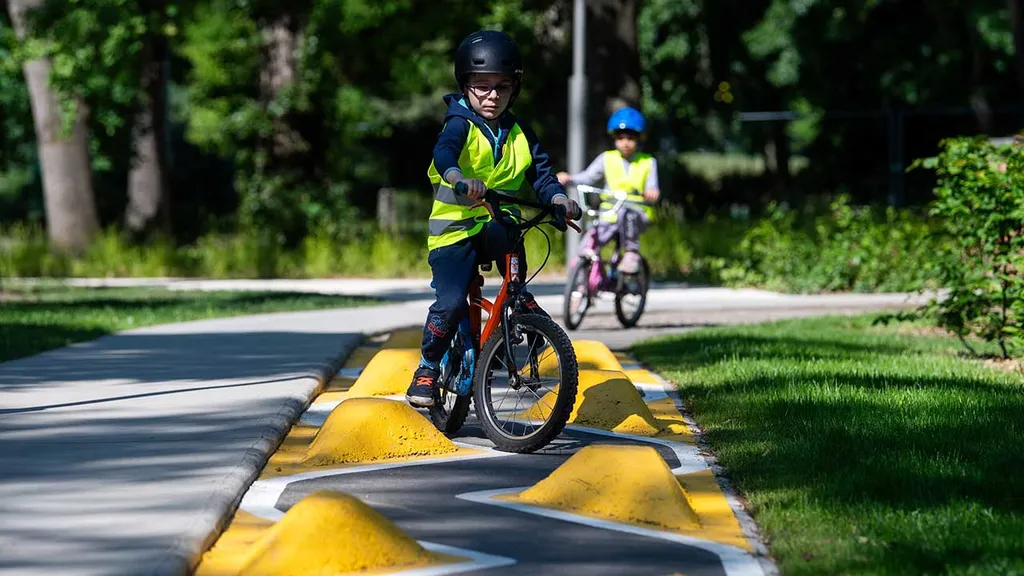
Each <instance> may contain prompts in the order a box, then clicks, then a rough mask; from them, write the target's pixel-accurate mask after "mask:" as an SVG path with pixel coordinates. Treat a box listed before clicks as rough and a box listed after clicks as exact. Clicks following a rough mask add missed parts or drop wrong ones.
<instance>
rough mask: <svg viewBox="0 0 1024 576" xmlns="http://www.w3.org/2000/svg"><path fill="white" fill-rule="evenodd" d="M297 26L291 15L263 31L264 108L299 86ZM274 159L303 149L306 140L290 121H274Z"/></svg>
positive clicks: (276, 119)
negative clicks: (295, 86) (297, 82)
mask: <svg viewBox="0 0 1024 576" xmlns="http://www.w3.org/2000/svg"><path fill="white" fill-rule="evenodd" d="M296 27H297V23H296V22H295V19H294V18H292V16H291V15H290V14H288V13H285V14H282V15H280V16H279V17H277V18H276V19H275V20H274V21H273V22H271V23H270V24H269V25H268V26H266V27H264V28H263V67H262V70H261V72H260V94H261V97H262V99H263V101H264V105H267V104H269V103H270V102H272V101H273V100H274V99H275V98H277V96H278V94H280V92H281V90H283V89H284V88H286V87H287V86H289V85H291V84H293V83H294V82H295V77H296V50H298V46H299V34H298V32H297V31H296ZM273 123H274V137H273V138H274V139H273V145H272V149H273V152H274V156H276V157H278V158H281V157H286V156H290V155H292V154H294V153H296V152H298V151H300V150H301V148H302V137H301V136H300V135H299V134H298V133H297V132H296V131H295V130H293V129H292V128H291V126H289V125H288V119H287V118H283V117H279V118H274V119H273Z"/></svg>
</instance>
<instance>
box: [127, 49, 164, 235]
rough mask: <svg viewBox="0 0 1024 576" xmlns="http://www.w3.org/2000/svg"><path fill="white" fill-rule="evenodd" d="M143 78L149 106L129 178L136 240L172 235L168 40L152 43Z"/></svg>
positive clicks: (138, 129) (139, 122) (140, 119)
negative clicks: (158, 233)
mask: <svg viewBox="0 0 1024 576" xmlns="http://www.w3.org/2000/svg"><path fill="white" fill-rule="evenodd" d="M144 66H145V69H144V70H143V74H142V88H143V91H144V93H145V102H144V104H143V107H142V109H141V110H140V111H139V113H138V116H137V117H136V119H135V127H134V129H133V132H134V136H133V139H134V151H135V158H134V161H133V163H132V169H131V172H129V174H128V207H127V208H126V210H125V218H124V223H125V227H126V228H127V230H128V231H129V232H130V233H131V234H133V235H135V236H136V237H139V236H143V235H145V234H147V233H149V232H152V231H154V230H156V229H162V230H163V231H164V232H166V233H168V234H170V233H171V213H170V196H171V191H170V186H169V181H168V173H167V170H168V162H167V118H166V113H165V112H166V110H167V108H166V95H165V94H166V93H165V88H166V81H167V39H166V38H164V37H163V36H161V35H158V34H157V35H154V36H153V37H152V38H150V40H149V46H148V48H147V58H146V61H145V63H144Z"/></svg>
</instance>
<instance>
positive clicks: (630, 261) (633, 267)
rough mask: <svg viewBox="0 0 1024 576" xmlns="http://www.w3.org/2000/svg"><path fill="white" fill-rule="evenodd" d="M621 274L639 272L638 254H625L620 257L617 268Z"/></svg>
mask: <svg viewBox="0 0 1024 576" xmlns="http://www.w3.org/2000/svg"><path fill="white" fill-rule="evenodd" d="M618 269H619V272H620V273H621V274H636V273H637V272H639V271H640V254H638V253H636V252H626V253H625V254H623V255H622V260H620V261H619V266H618Z"/></svg>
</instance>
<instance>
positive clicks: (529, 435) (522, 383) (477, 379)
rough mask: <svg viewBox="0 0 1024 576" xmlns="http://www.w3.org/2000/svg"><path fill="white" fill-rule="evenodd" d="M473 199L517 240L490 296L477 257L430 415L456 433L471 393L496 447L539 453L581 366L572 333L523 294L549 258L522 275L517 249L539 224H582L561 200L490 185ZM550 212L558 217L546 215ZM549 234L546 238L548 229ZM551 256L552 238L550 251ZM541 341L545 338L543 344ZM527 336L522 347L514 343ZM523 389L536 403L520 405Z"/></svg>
mask: <svg viewBox="0 0 1024 576" xmlns="http://www.w3.org/2000/svg"><path fill="white" fill-rule="evenodd" d="M455 193H456V194H457V195H462V196H464V195H465V194H466V193H467V188H466V186H465V184H463V183H461V182H460V183H459V184H457V185H456V186H455ZM502 203H508V204H517V205H519V206H524V207H529V208H534V209H537V210H538V214H537V215H536V216H534V217H533V218H530V219H528V220H526V221H524V222H515V221H514V220H512V219H511V218H509V217H508V214H507V213H506V212H504V211H503V210H502V209H501V205H502ZM472 206H473V207H477V206H484V207H486V208H487V211H488V212H490V214H491V217H492V219H493V220H495V221H497V222H499V223H500V224H501V225H503V226H506V227H507V228H509V229H511V230H512V231H514V232H515V240H514V242H513V243H512V245H511V249H510V251H509V253H508V254H506V255H505V275H504V278H503V279H502V283H501V287H500V289H499V291H498V295H497V297H496V298H495V299H494V301H493V302H491V301H489V300H487V299H485V298H484V297H483V296H482V294H481V287H482V286H483V284H484V277H483V275H482V272H487V271H489V270H491V262H490V260H487V261H480V262H478V264H477V267H478V269H477V273H476V275H475V277H474V279H473V280H472V281H471V282H470V289H469V295H468V300H469V314H467V315H466V317H465V318H463V319H462V321H461V322H460V324H459V328H458V330H457V331H456V335H455V337H454V338H453V339H452V343H451V345H450V347H449V349H448V351H447V352H446V353H445V356H444V358H443V359H442V361H441V376H440V378H438V385H437V386H436V387H435V398H434V400H435V402H434V406H433V407H432V408H430V416H431V420H432V421H433V423H434V425H435V426H437V428H438V429H439V430H441V431H442V432H444V433H445V434H447V435H449V436H451V435H453V434H455V433H456V432H458V430H459V429H460V428H461V427H462V426H463V424H464V423H465V421H466V418H467V416H468V415H469V404H470V398H472V401H473V405H474V406H475V408H476V414H477V418H478V419H479V421H480V426H481V428H483V431H484V434H485V435H486V436H487V438H488V439H489V440H490V441H491V442H493V443H494V445H495V446H496V447H497V448H498V449H499V450H502V451H506V452H519V453H528V452H534V451H536V450H538V449H540V448H543V447H544V446H546V445H547V444H548V443H550V442H551V440H553V439H554V438H555V437H556V436H558V434H560V433H561V432H562V430H563V429H564V428H565V424H566V422H567V421H568V419H569V415H570V414H571V412H572V407H573V404H575V402H576V389H577V386H578V383H579V373H578V367H577V363H576V352H575V350H574V349H573V347H572V342H571V341H570V340H569V337H568V336H567V335H566V333H565V332H564V331H563V330H562V329H561V328H560V327H559V326H558V324H556V323H555V321H554V320H552V319H551V318H549V317H547V316H542V315H538V314H534V313H532V311H530V310H529V308H528V307H527V306H526V301H525V297H524V295H523V289H524V287H525V286H526V285H527V284H529V282H530V281H531V280H532V279H533V278H534V277H536V275H537V272H539V271H540V270H541V269H543V268H544V265H545V264H547V260H548V258H547V257H545V259H544V262H543V263H542V264H541V265H540V267H538V269H537V272H534V275H533V276H531V277H530V279H528V280H525V281H524V279H523V278H521V276H520V266H519V256H518V252H519V249H520V247H521V246H522V242H523V237H524V235H525V232H527V231H528V230H530V229H532V228H536V227H538V226H540V225H541V224H544V223H550V224H553V225H554V226H555V228H557V229H559V230H561V231H563V232H564V231H565V230H566V227H567V226H571V227H572V228H573V229H575V230H577V231H580V229H579V227H578V226H576V225H575V224H573V223H572V222H570V221H569V220H567V219H565V218H564V215H565V214H564V210H565V209H564V207H562V206H558V205H555V206H549V205H545V204H539V203H534V202H530V201H527V200H524V199H520V198H516V197H513V196H507V195H505V194H501V193H499V192H496V191H494V190H487V192H486V194H485V196H484V202H476V203H475V204H473V205H472ZM548 216H552V217H553V219H548V220H545V218H546V217H548ZM541 232H542V233H544V232H543V230H541ZM544 235H545V237H547V234H546V233H544ZM550 255H551V243H550V239H549V242H548V257H550ZM484 312H486V313H487V314H488V317H487V321H486V323H484V322H483V313H484ZM543 342H546V345H542V344H543ZM524 343H525V344H526V348H527V349H526V350H525V351H523V350H518V351H517V350H514V347H515V346H519V345H522V344H524ZM477 359H479V362H477ZM509 359H511V360H512V361H509ZM545 385H547V386H545ZM492 388H494V389H493V390H492ZM513 395H515V396H516V405H515V406H513V407H512V408H511V410H503V407H504V405H505V402H506V401H507V400H508V399H509V398H510V396H513ZM524 396H526V397H527V399H528V400H531V401H532V404H531V405H530V406H526V407H522V408H520V406H521V404H520V400H522V398H523V397H524ZM495 401H497V403H498V406H497V407H495V405H494V403H495ZM507 418H511V422H504V421H502V420H503V419H507ZM520 425H521V426H522V430H521V431H520V430H519V426H520Z"/></svg>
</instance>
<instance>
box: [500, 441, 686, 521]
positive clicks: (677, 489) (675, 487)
mask: <svg viewBox="0 0 1024 576" xmlns="http://www.w3.org/2000/svg"><path fill="white" fill-rule="evenodd" d="M505 498H507V499H509V500H511V501H515V502H520V503H523V504H533V505H537V506H543V507H545V508H554V509H557V510H563V511H566V512H571V513H573V514H579V515H581V516H590V517H594V518H601V519H604V520H612V521H615V522H623V523H627V524H640V525H646V526H648V527H650V526H654V527H657V528H662V529H667V530H672V531H677V532H693V531H695V530H698V529H699V528H700V523H699V521H698V519H697V514H696V513H695V512H694V511H693V509H692V508H691V507H690V503H689V501H688V500H687V497H686V493H685V492H684V491H683V488H682V486H680V485H679V482H678V481H677V480H676V477H675V476H673V475H672V471H671V470H670V469H669V467H668V464H666V463H665V461H664V460H663V459H662V458H661V456H660V455H659V454H658V451H657V450H655V449H654V448H651V447H650V446H628V445H615V446H610V445H592V446H587V447H585V448H583V449H582V450H580V451H579V452H577V453H576V454H574V455H573V456H572V457H571V458H569V459H568V460H566V461H565V463H564V464H562V465H561V466H559V467H558V468H556V469H555V471H554V472H552V473H551V474H550V475H549V476H548V477H547V478H545V479H543V480H541V481H540V482H538V483H537V484H534V485H533V486H532V487H531V488H529V489H527V490H525V491H523V492H521V493H519V494H518V495H513V496H508V497H505Z"/></svg>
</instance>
